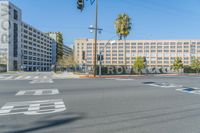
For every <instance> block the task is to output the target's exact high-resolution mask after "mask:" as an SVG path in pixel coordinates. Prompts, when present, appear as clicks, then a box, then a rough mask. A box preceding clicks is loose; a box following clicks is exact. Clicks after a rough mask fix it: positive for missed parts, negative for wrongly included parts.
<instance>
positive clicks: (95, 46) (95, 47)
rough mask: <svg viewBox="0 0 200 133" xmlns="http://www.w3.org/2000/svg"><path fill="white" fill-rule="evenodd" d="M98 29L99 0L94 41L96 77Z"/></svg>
mask: <svg viewBox="0 0 200 133" xmlns="http://www.w3.org/2000/svg"><path fill="white" fill-rule="evenodd" d="M97 30H98V0H96V19H95V39H94V40H95V41H94V68H93V69H94V77H96V66H97V60H96V58H97Z"/></svg>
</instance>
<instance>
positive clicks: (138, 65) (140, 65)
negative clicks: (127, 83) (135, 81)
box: [133, 56, 146, 74]
mask: <svg viewBox="0 0 200 133" xmlns="http://www.w3.org/2000/svg"><path fill="white" fill-rule="evenodd" d="M133 68H134V69H135V70H136V71H137V72H138V73H140V74H141V72H142V69H144V68H146V63H145V58H144V57H141V56H139V57H136V60H135V63H134V65H133Z"/></svg>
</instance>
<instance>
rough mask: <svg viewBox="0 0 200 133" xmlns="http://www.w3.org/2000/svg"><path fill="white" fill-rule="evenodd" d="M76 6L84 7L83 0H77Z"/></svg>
mask: <svg viewBox="0 0 200 133" xmlns="http://www.w3.org/2000/svg"><path fill="white" fill-rule="evenodd" d="M77 8H78V9H79V10H81V11H82V10H83V8H84V0H77Z"/></svg>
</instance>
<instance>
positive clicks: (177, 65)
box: [171, 57, 183, 73]
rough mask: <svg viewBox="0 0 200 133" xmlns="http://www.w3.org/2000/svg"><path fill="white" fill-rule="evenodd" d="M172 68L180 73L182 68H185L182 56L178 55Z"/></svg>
mask: <svg viewBox="0 0 200 133" xmlns="http://www.w3.org/2000/svg"><path fill="white" fill-rule="evenodd" d="M171 68H172V70H174V71H177V72H178V73H179V71H180V69H183V62H182V59H181V58H180V57H176V58H175V60H174V63H173V65H172V66H171Z"/></svg>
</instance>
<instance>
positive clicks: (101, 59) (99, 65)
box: [99, 51, 102, 77]
mask: <svg viewBox="0 0 200 133" xmlns="http://www.w3.org/2000/svg"><path fill="white" fill-rule="evenodd" d="M101 56H102V53H101V51H100V62H99V77H101V60H102V58H101Z"/></svg>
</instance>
